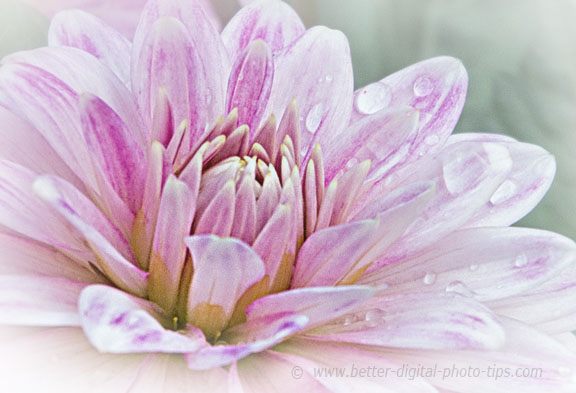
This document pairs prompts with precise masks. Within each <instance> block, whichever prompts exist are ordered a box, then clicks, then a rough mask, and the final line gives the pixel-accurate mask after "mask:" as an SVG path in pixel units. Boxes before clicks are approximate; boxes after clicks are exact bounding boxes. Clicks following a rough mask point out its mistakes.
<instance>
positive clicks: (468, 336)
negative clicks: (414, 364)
mask: <svg viewBox="0 0 576 393" xmlns="http://www.w3.org/2000/svg"><path fill="white" fill-rule="evenodd" d="M310 335H311V336H312V337H315V338H316V339H320V340H328V341H341V342H349V343H355V344H363V345H378V346H383V347H395V348H416V349H455V350H456V349H458V350H461V349H483V350H486V349H497V348H499V347H500V346H502V344H503V343H504V340H505V336H504V330H503V328H502V326H501V325H500V322H499V321H498V319H497V318H496V316H495V315H494V314H493V313H492V311H490V309H488V308H487V307H485V306H483V305H482V304H480V303H478V302H476V301H475V300H473V299H471V298H467V297H463V296H458V295H449V294H444V295H442V294H441V295H434V294H429V293H416V292H412V293H410V294H401V295H384V296H378V297H374V298H372V299H371V300H369V301H368V302H366V303H365V304H363V305H362V306H361V307H360V308H359V309H357V313H356V314H351V315H350V317H349V318H345V319H344V322H343V321H335V322H334V323H333V324H327V325H325V326H323V327H320V328H319V329H317V330H316V331H314V332H311V333H310Z"/></svg>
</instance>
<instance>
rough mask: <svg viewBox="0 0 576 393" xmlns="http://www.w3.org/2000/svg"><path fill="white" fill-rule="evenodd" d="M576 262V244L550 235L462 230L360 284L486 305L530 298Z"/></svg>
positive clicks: (534, 231)
mask: <svg viewBox="0 0 576 393" xmlns="http://www.w3.org/2000/svg"><path fill="white" fill-rule="evenodd" d="M575 259H576V244H574V242H573V241H572V240H570V239H568V238H565V237H563V236H560V235H557V234H555V233H551V232H546V231H541V230H537V229H529V228H473V229H463V230H459V231H456V232H453V233H451V234H450V235H449V236H447V237H446V238H444V239H442V240H440V241H437V242H435V243H434V245H433V246H432V247H430V248H427V249H426V250H424V251H422V252H420V253H418V254H417V255H414V256H412V257H406V258H404V259H402V262H401V263H399V264H391V265H388V266H384V267H382V268H381V269H379V270H375V271H374V272H372V273H370V274H367V275H365V276H364V277H362V278H361V279H360V280H359V281H360V282H361V283H363V284H371V285H374V284H377V283H378V284H382V283H384V282H385V283H386V284H388V285H390V290H391V291H392V292H395V293H410V292H412V291H414V290H420V291H422V290H429V291H431V292H438V291H444V290H447V291H449V290H453V291H455V292H465V293H468V294H469V295H472V296H474V298H476V299H478V300H480V301H482V302H486V301H494V300H499V299H506V298H508V297H511V296H515V295H519V294H522V293H526V292H528V291H530V293H532V291H533V290H534V289H536V288H540V287H541V286H542V285H543V284H544V285H545V282H546V281H548V280H550V279H551V278H553V277H556V276H561V275H562V274H563V272H564V270H565V268H566V267H567V266H568V265H569V264H571V263H572V262H573V261H574V260H575ZM543 314H545V315H549V313H543ZM531 315H534V314H533V313H532V314H531Z"/></svg>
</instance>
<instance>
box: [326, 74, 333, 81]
mask: <svg viewBox="0 0 576 393" xmlns="http://www.w3.org/2000/svg"><path fill="white" fill-rule="evenodd" d="M325 79H326V82H332V81H333V80H334V77H333V76H332V75H326V78H325Z"/></svg>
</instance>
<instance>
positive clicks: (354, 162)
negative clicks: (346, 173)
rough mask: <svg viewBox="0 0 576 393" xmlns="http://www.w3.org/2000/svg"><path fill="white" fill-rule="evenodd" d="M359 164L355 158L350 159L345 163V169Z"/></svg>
mask: <svg viewBox="0 0 576 393" xmlns="http://www.w3.org/2000/svg"><path fill="white" fill-rule="evenodd" d="M359 163H360V161H359V160H358V159H357V158H356V157H352V158H351V159H350V160H349V161H348V162H347V163H346V168H347V169H350V168H353V167H354V166H356V165H358V164H359Z"/></svg>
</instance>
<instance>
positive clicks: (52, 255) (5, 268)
mask: <svg viewBox="0 0 576 393" xmlns="http://www.w3.org/2000/svg"><path fill="white" fill-rule="evenodd" d="M0 250H2V259H1V260H0V274H6V275H21V276H22V275H23V276H44V277H57V278H65V279H69V280H74V281H82V282H90V283H99V282H101V281H102V277H101V276H99V275H98V274H96V273H95V272H94V271H92V270H90V269H89V268H88V265H87V264H84V263H79V262H78V261H75V260H72V259H71V258H69V257H67V256H65V255H64V254H63V253H62V252H61V251H58V250H57V249H56V248H54V247H51V246H49V245H47V244H42V243H40V242H37V241H35V240H32V239H30V238H28V237H23V236H19V235H15V234H8V233H2V232H0Z"/></svg>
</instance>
